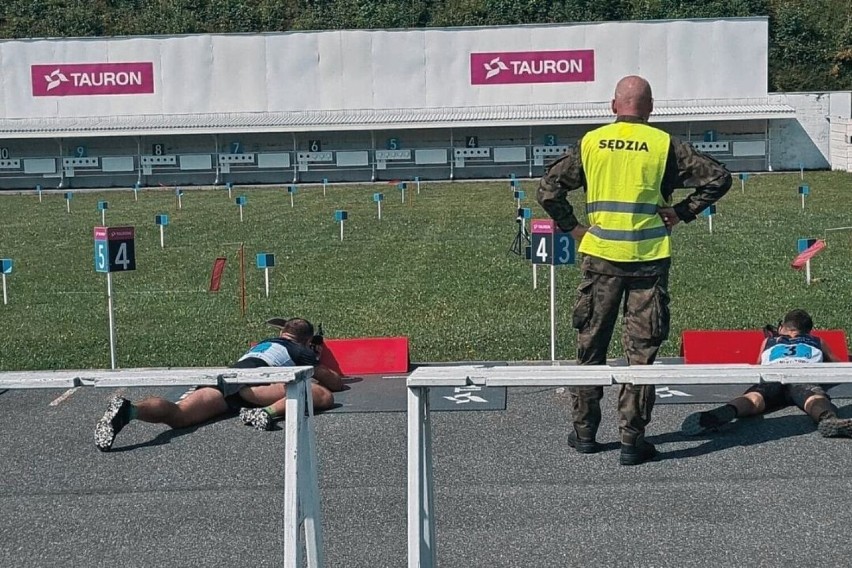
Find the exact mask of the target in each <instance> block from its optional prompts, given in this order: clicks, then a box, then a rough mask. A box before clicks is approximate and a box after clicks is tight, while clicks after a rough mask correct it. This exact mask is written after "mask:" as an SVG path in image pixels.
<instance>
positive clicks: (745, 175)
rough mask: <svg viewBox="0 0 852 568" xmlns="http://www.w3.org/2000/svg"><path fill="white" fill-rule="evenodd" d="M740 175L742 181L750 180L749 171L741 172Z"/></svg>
mask: <svg viewBox="0 0 852 568" xmlns="http://www.w3.org/2000/svg"><path fill="white" fill-rule="evenodd" d="M739 177H740V179H741V180H742V181H748V174H747V173H741V174H740V176H739Z"/></svg>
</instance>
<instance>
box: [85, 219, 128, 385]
mask: <svg viewBox="0 0 852 568" xmlns="http://www.w3.org/2000/svg"><path fill="white" fill-rule="evenodd" d="M134 236H135V231H134V229H133V227H95V228H94V237H95V272H106V276H107V312H108V314H109V355H110V365H111V367H110V368H112V369H115V368H116V357H115V315H114V306H113V290H112V273H113V272H115V271H119V270H121V271H127V270H136V245H135V241H134Z"/></svg>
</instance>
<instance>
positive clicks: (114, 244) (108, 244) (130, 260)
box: [95, 227, 136, 272]
mask: <svg viewBox="0 0 852 568" xmlns="http://www.w3.org/2000/svg"><path fill="white" fill-rule="evenodd" d="M126 270H136V245H135V242H134V230H133V227H95V271H96V272H124V271H126Z"/></svg>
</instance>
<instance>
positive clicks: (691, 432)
mask: <svg viewBox="0 0 852 568" xmlns="http://www.w3.org/2000/svg"><path fill="white" fill-rule="evenodd" d="M736 417H737V412H736V410H734V409H733V408H729V407H727V406H723V407H721V408H717V409H715V410H708V411H707V412H696V413H695V414H690V415H689V416H687V417H686V418H685V419H684V421H683V424H681V426H680V431H681V432H683V433H684V434H686V435H687V436H698V435H700V434H705V433H707V432H715V431H717V430H718V429H719V428H721V427H722V426H724V425H725V424H728V423H730V422H732V421H733V420H734V419H735V418H736Z"/></svg>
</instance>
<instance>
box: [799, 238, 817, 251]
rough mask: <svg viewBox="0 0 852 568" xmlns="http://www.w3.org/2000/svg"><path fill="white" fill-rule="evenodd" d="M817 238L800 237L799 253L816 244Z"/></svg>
mask: <svg viewBox="0 0 852 568" xmlns="http://www.w3.org/2000/svg"><path fill="white" fill-rule="evenodd" d="M816 242H817V240H816V239H798V240H797V241H796V250H797V251H798V253H799V254H802V253H803V252H805V251H806V250H808V249H809V248H811V247H812V246H814V245H815V244H816Z"/></svg>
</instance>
